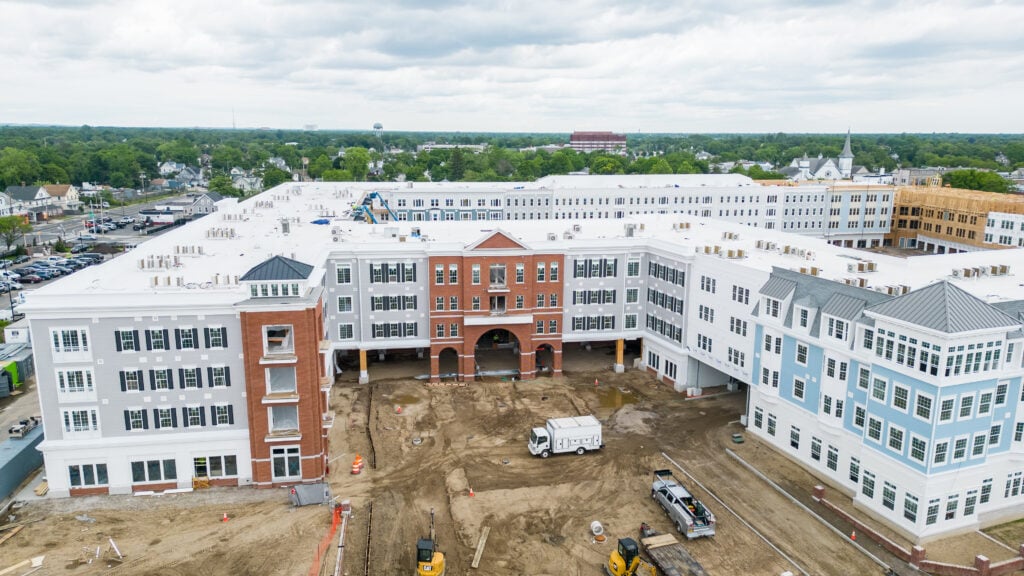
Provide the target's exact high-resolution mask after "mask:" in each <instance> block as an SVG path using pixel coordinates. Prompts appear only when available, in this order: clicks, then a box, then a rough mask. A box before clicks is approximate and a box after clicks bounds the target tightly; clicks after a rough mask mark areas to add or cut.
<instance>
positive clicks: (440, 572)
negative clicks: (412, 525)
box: [416, 508, 444, 576]
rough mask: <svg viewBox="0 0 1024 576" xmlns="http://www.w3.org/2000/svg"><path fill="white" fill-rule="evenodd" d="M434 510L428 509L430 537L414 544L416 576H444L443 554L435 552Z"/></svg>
mask: <svg viewBox="0 0 1024 576" xmlns="http://www.w3.org/2000/svg"><path fill="white" fill-rule="evenodd" d="M436 546H437V540H436V538H435V535H434V509H433V508H431V509H430V537H429V538H420V539H419V540H418V541H417V542H416V576H444V553H443V552H438V551H437V548H436Z"/></svg>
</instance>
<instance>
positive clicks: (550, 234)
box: [548, 232, 558, 240]
mask: <svg viewBox="0 0 1024 576" xmlns="http://www.w3.org/2000/svg"><path fill="white" fill-rule="evenodd" d="M548 240H558V234H555V233H552V232H548Z"/></svg>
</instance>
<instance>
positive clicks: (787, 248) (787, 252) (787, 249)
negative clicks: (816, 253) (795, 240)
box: [782, 244, 792, 254]
mask: <svg viewBox="0 0 1024 576" xmlns="http://www.w3.org/2000/svg"><path fill="white" fill-rule="evenodd" d="M790 250H792V248H790V247H789V245H788V244H787V245H785V246H783V247H782V253H783V254H789V252H790Z"/></svg>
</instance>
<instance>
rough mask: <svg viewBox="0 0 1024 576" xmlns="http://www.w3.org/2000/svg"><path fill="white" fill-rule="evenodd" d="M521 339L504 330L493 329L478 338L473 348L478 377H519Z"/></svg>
mask: <svg viewBox="0 0 1024 576" xmlns="http://www.w3.org/2000/svg"><path fill="white" fill-rule="evenodd" d="M519 352H520V347H519V338H517V337H516V335H515V334H513V333H512V332H510V331H508V330H506V329H504V328H493V329H491V330H488V331H486V332H484V333H483V334H481V335H480V337H479V338H477V341H476V345H475V346H474V347H473V356H474V359H475V361H476V367H475V368H476V370H475V372H476V374H477V375H478V376H518V375H519V368H520V366H519V364H520V359H519Z"/></svg>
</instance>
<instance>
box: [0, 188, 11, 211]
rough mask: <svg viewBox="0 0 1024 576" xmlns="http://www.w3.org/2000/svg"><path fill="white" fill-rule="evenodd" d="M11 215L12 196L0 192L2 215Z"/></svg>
mask: <svg viewBox="0 0 1024 576" xmlns="http://www.w3.org/2000/svg"><path fill="white" fill-rule="evenodd" d="M10 215H11V197H10V196H8V195H7V194H5V193H3V192H0V216H10Z"/></svg>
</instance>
